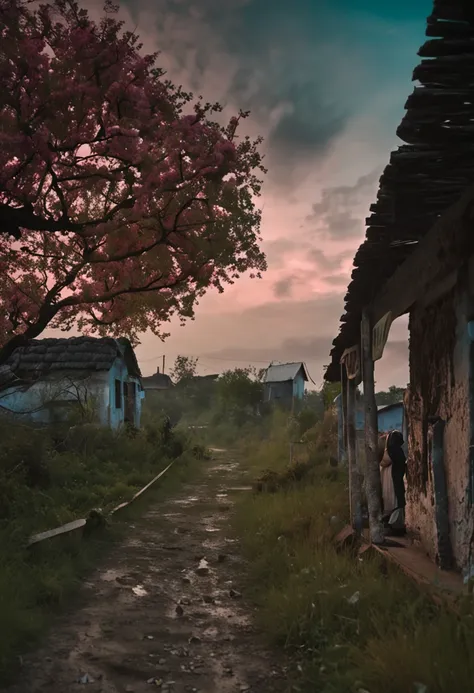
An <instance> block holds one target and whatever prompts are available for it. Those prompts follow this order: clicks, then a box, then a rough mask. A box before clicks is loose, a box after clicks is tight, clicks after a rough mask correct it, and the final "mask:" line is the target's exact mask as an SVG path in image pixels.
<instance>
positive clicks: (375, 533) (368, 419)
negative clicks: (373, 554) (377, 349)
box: [361, 310, 385, 544]
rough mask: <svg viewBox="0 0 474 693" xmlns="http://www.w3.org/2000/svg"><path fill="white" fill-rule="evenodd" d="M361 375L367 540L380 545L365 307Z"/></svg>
mask: <svg viewBox="0 0 474 693" xmlns="http://www.w3.org/2000/svg"><path fill="white" fill-rule="evenodd" d="M361 352H362V377H363V383H364V410H365V455H366V472H365V490H366V495H367V505H368V507H369V524H370V539H371V541H372V543H373V544H383V543H384V541H385V533H384V529H383V523H382V507H381V499H382V483H381V480H380V469H379V459H378V422H377V405H376V402H375V382H374V362H373V360H372V321H371V316H370V314H369V313H368V311H367V310H364V311H363V313H362V321H361Z"/></svg>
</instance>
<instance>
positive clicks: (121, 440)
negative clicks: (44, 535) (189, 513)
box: [0, 412, 207, 686]
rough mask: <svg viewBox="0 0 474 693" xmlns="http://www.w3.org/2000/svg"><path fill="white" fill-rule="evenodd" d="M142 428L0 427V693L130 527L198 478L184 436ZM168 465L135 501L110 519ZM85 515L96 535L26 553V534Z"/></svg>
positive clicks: (150, 423) (154, 420)
mask: <svg viewBox="0 0 474 693" xmlns="http://www.w3.org/2000/svg"><path fill="white" fill-rule="evenodd" d="M148 414H149V413H148ZM146 418H147V423H146V425H145V426H144V427H143V430H141V431H127V430H122V431H119V432H114V431H111V430H109V429H105V428H102V427H99V426H95V425H90V424H85V425H78V426H75V427H73V428H72V429H67V428H66V427H65V428H63V429H61V428H59V429H58V428H57V427H54V428H52V427H51V428H42V429H37V428H33V427H30V426H25V425H24V424H21V425H18V424H16V423H15V422H14V421H11V420H10V421H8V420H3V419H2V420H1V421H0V429H1V430H0V436H1V439H2V447H1V450H0V457H1V459H0V550H1V554H2V562H1V563H0V614H1V618H0V686H1V685H4V684H7V683H9V682H11V681H13V680H14V678H15V676H16V672H17V671H18V669H19V667H21V666H22V663H23V657H24V655H25V654H26V653H27V652H28V651H29V650H30V649H31V648H33V647H35V646H36V645H38V644H39V642H40V639H42V638H43V637H44V636H45V634H46V633H47V631H48V629H49V628H50V627H51V626H52V625H54V620H55V618H56V617H57V616H58V615H60V614H61V613H63V612H64V611H65V610H66V609H68V608H70V607H71V605H72V604H74V603H75V601H76V599H77V597H78V594H79V587H80V585H81V583H82V581H83V580H84V579H86V578H87V576H88V575H89V574H90V573H91V572H92V571H93V570H94V569H96V568H98V567H99V566H100V564H101V563H102V561H103V560H104V559H105V558H106V557H107V555H108V554H109V552H110V550H111V549H112V548H113V546H114V545H115V544H116V543H117V542H118V541H120V540H121V539H122V538H123V536H124V533H125V532H126V531H127V529H128V528H129V525H130V521H133V520H134V519H136V518H138V517H140V516H141V515H142V514H143V513H144V512H145V511H146V509H147V508H148V507H149V506H150V505H151V504H155V503H159V502H160V499H163V498H165V497H168V496H169V495H172V494H173V493H175V492H176V489H177V488H179V487H180V486H182V484H183V483H184V482H185V481H189V480H192V479H194V478H196V477H197V476H198V475H199V474H200V471H201V467H202V460H203V458H205V457H207V451H206V450H205V448H204V447H203V446H202V445H199V444H196V442H195V441H194V440H193V438H192V437H191V436H190V435H189V433H188V432H187V431H186V430H185V429H180V428H178V429H176V430H174V431H173V432H172V433H171V434H164V432H165V431H166V430H167V429H166V426H164V425H163V423H164V420H163V418H162V417H161V418H160V416H159V414H158V413H157V412H154V413H153V415H152V416H150V415H148V417H146ZM19 426H20V427H21V429H22V431H18V427H19ZM71 431H72V433H71ZM25 434H26V435H25ZM171 461H174V463H173V465H172V466H171V468H170V469H169V470H168V471H167V473H166V474H165V475H164V476H163V477H162V478H161V479H159V480H158V481H157V482H156V484H154V485H153V486H152V487H151V488H150V489H148V490H147V492H146V493H145V494H144V495H143V496H141V497H139V498H138V499H137V500H136V501H135V502H134V503H132V504H131V505H130V506H128V507H127V508H125V509H123V510H121V512H120V513H118V514H117V515H113V516H109V512H110V510H111V509H112V508H113V507H115V506H117V505H118V504H119V503H121V502H124V501H129V500H130V499H131V498H132V497H133V495H134V494H135V493H136V492H137V491H139V490H140V489H141V488H143V487H144V486H145V485H146V484H147V483H148V482H150V481H151V480H152V479H153V478H154V477H155V476H156V475H157V474H158V473H159V472H160V471H161V470H162V469H164V468H165V467H166V466H167V465H168V464H169V463H170V462H171ZM91 510H99V512H100V514H101V516H102V515H103V516H104V517H107V518H108V519H107V522H106V524H105V526H102V527H100V528H96V529H95V530H94V531H92V532H91V533H90V534H88V533H87V532H85V533H84V532H74V533H72V534H66V535H63V536H57V537H54V538H52V539H49V540H46V541H43V542H41V543H39V544H36V545H33V546H28V539H29V537H30V536H31V534H33V533H35V532H40V531H43V530H47V529H52V528H54V527H57V526H60V525H62V524H65V523H67V522H70V521H73V520H76V519H80V518H83V517H87V516H88V514H89V512H90V511H91Z"/></svg>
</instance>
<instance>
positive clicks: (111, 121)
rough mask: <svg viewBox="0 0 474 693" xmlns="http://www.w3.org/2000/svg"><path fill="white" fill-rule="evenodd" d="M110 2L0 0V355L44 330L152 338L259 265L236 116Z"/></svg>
mask: <svg viewBox="0 0 474 693" xmlns="http://www.w3.org/2000/svg"><path fill="white" fill-rule="evenodd" d="M117 10H118V8H117V7H116V6H114V5H112V4H111V1H110V0H107V1H106V4H105V6H104V16H103V19H102V20H101V21H100V23H95V22H94V21H92V20H91V19H90V17H89V15H88V12H87V11H86V10H85V9H81V8H80V6H79V4H78V3H77V2H76V1H75V0H51V2H50V3H49V4H45V5H41V6H39V8H36V9H33V8H32V6H31V4H30V3H29V2H28V1H27V0H0V85H1V89H0V276H1V283H0V347H1V349H0V362H1V361H3V360H5V359H6V358H8V356H9V355H10V354H11V352H12V351H13V349H14V348H16V347H17V346H18V345H20V344H21V343H22V342H23V341H24V340H25V339H30V338H35V337H37V336H38V335H40V334H41V332H42V331H43V330H44V329H45V328H46V327H47V326H49V327H59V328H61V329H62V330H69V329H71V328H72V327H73V326H77V327H78V328H79V329H80V330H82V331H83V332H86V333H98V334H111V335H116V334H119V333H120V334H125V335H128V336H129V337H130V338H131V339H132V340H136V338H137V335H138V333H139V332H141V331H144V330H145V329H147V328H150V329H151V330H152V331H153V332H154V333H155V334H157V335H159V336H164V335H163V333H162V331H161V330H162V325H163V323H164V322H166V321H167V320H168V319H169V318H170V317H171V315H173V314H178V315H179V316H181V317H182V318H183V319H185V318H186V317H192V316H193V307H194V305H195V303H196V300H197V299H198V298H199V297H200V296H201V295H203V293H204V292H205V291H206V289H208V288H209V287H215V288H217V289H218V290H219V291H222V290H223V288H224V285H225V284H226V283H232V282H233V281H234V280H235V279H237V278H238V277H239V275H240V274H241V273H242V272H245V271H248V270H250V272H251V274H252V276H259V275H260V273H261V272H262V271H263V270H264V269H265V258H264V255H263V254H262V252H261V251H260V249H259V241H260V235H259V227H260V211H259V210H258V208H256V206H255V203H254V199H255V197H256V196H258V194H259V193H260V186H261V180H260V177H259V176H260V175H261V173H264V172H265V169H264V167H263V165H262V157H261V155H260V153H259V150H258V147H259V144H260V142H261V139H260V138H258V139H257V140H255V141H253V140H251V139H250V138H248V137H244V138H240V139H239V138H238V137H237V134H236V133H237V129H238V126H239V121H240V120H241V118H245V117H246V116H247V115H248V113H243V112H241V113H240V114H239V115H238V117H234V118H232V119H231V120H230V122H229V124H228V125H226V126H222V125H219V124H217V123H216V122H214V121H213V120H212V114H213V113H215V112H218V111H220V110H221V108H220V106H219V105H218V104H205V103H203V102H202V100H201V99H198V100H193V97H192V95H191V94H188V93H185V92H184V91H183V90H182V89H181V88H180V87H179V88H178V87H175V86H174V85H173V84H172V83H171V82H170V81H169V80H167V79H165V75H164V73H163V71H162V70H160V69H159V68H158V67H157V66H156V59H157V57H158V54H153V55H142V54H141V49H142V45H141V44H140V43H139V40H138V38H137V37H136V35H135V34H134V33H133V32H130V31H126V30H125V29H124V26H123V22H120V21H118V19H117V18H116V16H115V15H116V12H117Z"/></svg>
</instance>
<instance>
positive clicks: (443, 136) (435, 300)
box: [325, 1, 474, 581]
mask: <svg viewBox="0 0 474 693" xmlns="http://www.w3.org/2000/svg"><path fill="white" fill-rule="evenodd" d="M426 33H427V36H428V37H430V39H429V40H428V41H426V43H425V44H424V46H423V47H422V48H421V49H420V51H419V55H421V56H422V57H423V60H422V61H421V64H420V65H418V67H417V68H416V69H415V71H414V75H413V77H414V79H415V80H417V81H418V82H419V83H421V86H416V87H415V89H414V92H413V93H412V95H411V96H410V97H409V99H408V101H407V104H406V109H407V112H406V114H405V116H404V118H403V120H402V123H401V125H400V127H399V129H398V131H397V134H398V136H399V137H400V138H401V139H402V140H404V141H405V142H406V143H407V144H406V145H403V146H400V147H399V148H398V150H397V151H394V152H392V155H391V157H390V164H389V165H388V166H387V167H386V169H385V171H384V173H383V175H382V176H381V178H380V187H379V191H378V195H377V202H376V203H375V204H373V205H372V206H371V208H370V209H371V216H370V217H369V218H368V219H367V220H366V223H367V231H366V240H365V241H364V243H363V244H362V245H361V247H360V248H359V250H358V252H357V254H356V256H355V259H354V270H353V273H352V281H351V283H350V284H349V287H348V291H347V295H346V297H345V301H346V303H345V314H344V316H343V317H342V319H341V323H342V324H341V328H340V333H339V335H338V336H337V337H336V339H335V340H334V342H333V349H332V352H331V363H330V365H329V367H328V368H327V371H326V374H325V378H326V379H327V380H328V381H332V382H334V381H342V386H343V410H344V420H345V422H346V424H345V427H346V431H345V435H346V440H347V441H348V445H347V448H348V457H349V470H350V477H351V483H350V486H351V499H350V500H351V517H352V522H353V526H354V527H356V528H357V529H360V512H359V510H360V499H361V488H360V479H361V475H363V477H364V491H365V495H366V497H367V503H368V506H369V516H370V536H371V540H372V542H373V544H375V545H377V544H379V545H383V543H384V541H385V539H384V532H383V526H382V523H381V508H380V474H379V465H378V456H377V435H378V430H377V428H378V427H377V411H376V407H375V395H374V362H375V361H377V360H378V359H380V358H381V357H382V355H383V351H384V345H385V343H386V341H387V338H388V335H389V331H390V327H391V324H392V323H393V321H394V320H396V319H397V318H398V317H399V316H402V315H405V314H408V315H409V333H410V340H409V371H410V382H409V387H408V389H407V392H406V395H405V412H406V419H407V430H408V460H407V468H408V471H407V476H406V495H407V501H406V502H407V506H406V525H407V531H408V536H409V538H410V539H411V541H412V542H414V544H413V545H414V546H415V545H419V546H421V547H422V549H423V551H424V552H426V554H428V555H429V556H430V557H431V558H432V559H433V561H436V563H437V564H438V566H440V567H441V568H451V567H454V568H455V569H457V570H458V571H460V572H462V574H463V575H464V579H465V581H467V580H468V579H469V577H470V576H471V577H472V575H473V572H474V571H473V566H474V557H473V551H474V188H473V187H472V181H473V173H474V165H473V164H474V132H473V129H472V118H474V105H473V97H474V81H473V80H472V75H471V72H472V71H471V72H468V73H466V70H465V66H466V65H467V64H469V65H472V64H474V21H473V15H472V11H471V12H470V11H469V10H468V9H467V4H463V3H462V2H451V3H444V2H441V1H440V2H438V1H435V3H434V11H433V14H432V15H431V16H430V17H429V18H428V27H427V32H426ZM433 37H434V38H433ZM469 61H470V62H469ZM359 383H362V384H363V392H364V394H363V402H364V413H365V443H366V444H365V452H366V454H365V459H364V460H363V464H364V465H365V468H364V469H362V467H361V461H360V460H359V461H358V460H357V455H356V451H355V447H356V444H355V439H356V392H357V387H358V385H359Z"/></svg>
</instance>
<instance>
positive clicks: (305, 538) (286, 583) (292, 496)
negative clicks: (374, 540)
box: [234, 422, 474, 693]
mask: <svg viewBox="0 0 474 693" xmlns="http://www.w3.org/2000/svg"><path fill="white" fill-rule="evenodd" d="M322 429H324V431H323V430H322ZM313 433H314V432H313ZM320 434H321V435H324V436H325V437H326V439H327V436H328V426H327V425H326V426H323V427H320ZM285 437H286V442H285ZM310 437H311V435H310ZM288 440H289V438H288V427H285V426H282V425H281V422H280V425H277V426H276V427H275V428H274V432H273V433H272V434H271V435H270V436H269V437H268V438H267V439H266V440H263V441H260V443H257V444H255V441H253V443H252V446H253V453H251V452H250V449H249V448H248V447H246V453H245V454H244V455H243V456H242V458H243V460H245V461H246V462H245V464H246V466H247V468H248V470H249V472H250V473H251V474H252V475H253V477H254V478H259V477H261V475H262V471H264V470H269V469H270V470H271V469H272V468H273V469H274V470H275V471H276V476H277V479H280V480H281V484H278V483H277V484H276V487H275V486H273V487H272V492H271V493H265V492H263V493H259V494H253V495H252V496H250V497H247V498H244V499H242V500H241V501H240V504H239V505H238V506H237V510H236V514H235V519H234V522H235V532H236V534H237V536H238V537H239V538H240V540H241V545H242V548H243V552H244V556H245V558H246V559H247V563H248V573H247V582H248V585H247V591H248V592H249V593H250V595H251V596H252V598H253V599H254V600H255V602H256V604H257V606H258V607H259V608H258V614H259V615H258V619H259V621H260V624H259V625H260V626H261V627H262V628H263V629H264V631H265V632H266V633H267V634H268V636H269V637H270V639H271V641H272V642H273V643H274V644H275V645H277V646H279V647H281V648H282V649H284V650H285V651H286V652H287V653H288V654H289V655H290V657H291V658H292V660H293V662H294V664H295V675H294V679H293V680H292V681H291V682H290V684H291V685H290V689H291V690H295V691H304V692H305V693H306V692H307V693H309V692H310V691H311V692H313V691H315V690H317V691H318V692H319V693H367V692H369V693H379V692H380V691H383V692H384V693H446V691H450V690H453V691H454V690H456V691H462V692H464V691H466V693H467V691H468V690H471V689H472V681H473V680H474V646H473V642H474V620H473V612H472V604H469V605H464V608H463V610H462V613H461V615H458V616H457V615H454V614H453V613H451V612H449V611H448V610H447V609H446V608H443V607H439V606H436V605H435V604H434V603H433V602H432V601H431V600H430V599H429V598H428V597H427V595H426V594H425V593H424V592H422V591H420V589H419V588H418V587H417V586H416V585H415V584H414V583H412V582H411V581H410V580H409V579H408V578H406V577H405V576H404V575H402V574H401V573H400V572H399V571H398V570H397V569H396V568H395V567H392V566H391V565H387V564H385V563H384V562H383V560H382V558H381V557H379V556H375V557H374V556H372V557H367V558H363V559H361V558H357V557H354V556H351V555H349V554H348V553H338V552H336V550H335V548H334V543H333V538H334V535H335V533H336V532H337V531H338V530H339V529H340V528H341V527H342V526H343V525H344V524H345V523H346V522H347V498H348V489H347V479H346V477H345V474H344V472H343V471H337V470H336V471H335V470H334V469H333V468H331V467H330V466H329V463H328V460H327V451H326V452H325V453H324V454H323V455H319V456H318V454H316V451H317V448H316V447H314V446H313V448H312V452H309V453H307V455H306V463H307V465H308V473H307V474H306V475H304V476H303V478H302V479H301V480H300V481H298V482H293V483H290V484H288V474H287V473H286V468H287V466H288V452H287V450H288ZM299 463H300V464H304V459H302V460H300V461H299Z"/></svg>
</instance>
